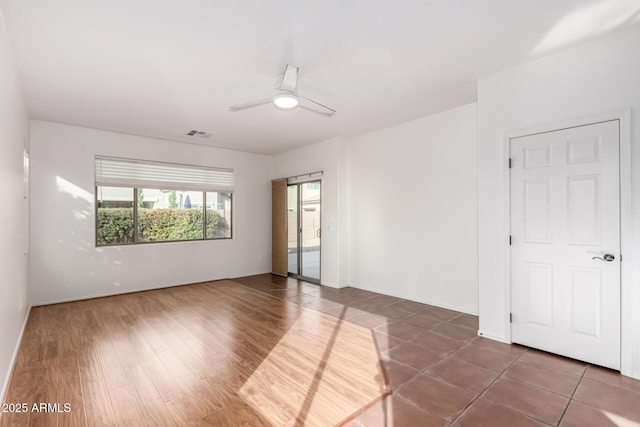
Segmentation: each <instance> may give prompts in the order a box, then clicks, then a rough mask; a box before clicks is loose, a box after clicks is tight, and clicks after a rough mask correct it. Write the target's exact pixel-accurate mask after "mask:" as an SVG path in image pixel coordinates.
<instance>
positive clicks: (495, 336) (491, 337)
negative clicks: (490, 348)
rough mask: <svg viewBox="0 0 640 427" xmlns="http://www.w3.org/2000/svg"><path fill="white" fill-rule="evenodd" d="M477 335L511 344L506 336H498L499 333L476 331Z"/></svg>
mask: <svg viewBox="0 0 640 427" xmlns="http://www.w3.org/2000/svg"><path fill="white" fill-rule="evenodd" d="M478 336H479V337H483V338H487V339H490V340H494V341H499V342H503V343H505V344H511V341H509V340H508V339H507V338H506V337H503V336H500V335H494V334H489V333H487V332H483V331H478Z"/></svg>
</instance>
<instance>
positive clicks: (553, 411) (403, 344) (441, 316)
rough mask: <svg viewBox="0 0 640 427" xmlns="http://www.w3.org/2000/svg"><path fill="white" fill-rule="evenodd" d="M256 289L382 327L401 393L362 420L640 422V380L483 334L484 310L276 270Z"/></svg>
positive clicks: (384, 349) (384, 350) (378, 335)
mask: <svg viewBox="0 0 640 427" xmlns="http://www.w3.org/2000/svg"><path fill="white" fill-rule="evenodd" d="M235 280H236V281H237V282H239V283H242V284H244V285H246V286H249V287H251V288H254V289H257V290H260V291H263V292H267V293H270V294H272V295H274V296H277V297H280V298H286V299H287V300H289V301H291V302H295V303H297V304H300V305H304V306H306V307H309V308H312V309H314V310H318V311H321V312H324V313H327V314H330V315H332V316H336V317H340V318H343V319H346V320H348V321H351V322H354V323H357V324H359V325H362V326H364V327H367V328H370V329H372V331H373V334H374V336H375V339H376V341H377V343H378V347H379V350H380V352H381V355H380V357H381V360H382V361H383V364H384V367H385V370H386V373H387V377H388V379H389V382H390V385H391V387H392V389H393V394H392V395H390V396H388V397H387V398H386V399H384V400H383V401H381V402H379V403H377V404H375V405H373V406H372V407H370V408H369V409H367V410H366V411H364V412H363V413H362V414H360V415H359V416H358V417H357V418H356V419H355V420H354V421H353V422H351V423H350V424H349V426H351V427H358V426H367V427H370V426H385V427H390V426H395V427H399V426H491V427H497V426H549V425H551V426H558V425H559V426H580V427H587V426H598V427H606V426H640V381H638V380H633V379H630V378H627V377H623V376H621V375H620V374H619V373H617V372H614V371H611V370H608V369H603V368H599V367H596V366H591V365H588V364H586V363H582V362H578V361H576V360H572V359H567V358H564V357H560V356H555V355H552V354H549V353H544V352H541V351H537V350H533V349H528V348H526V347H522V346H518V345H508V344H502V343H498V342H495V341H491V340H488V339H485V338H481V337H478V336H476V331H477V329H478V318H477V317H476V316H471V315H467V314H463V313H458V312H455V311H451V310H445V309H442V308H438V307H433V306H429V305H425V304H420V303H416V302H413V301H407V300H403V299H400V298H395V297H390V296H386V295H381V294H376V293H374V292H368V291H363V290H359V289H355V288H342V289H333V288H328V287H326V286H318V285H313V284H310V283H306V282H303V281H299V280H295V279H288V278H284V277H279V276H273V275H270V274H265V275H259V276H250V277H243V278H239V279H235Z"/></svg>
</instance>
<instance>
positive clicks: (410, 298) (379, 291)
mask: <svg viewBox="0 0 640 427" xmlns="http://www.w3.org/2000/svg"><path fill="white" fill-rule="evenodd" d="M349 286H350V287H352V288H356V289H362V290H363V291H369V292H376V293H379V294H383V295H389V296H391V297H396V298H402V299H406V300H409V301H415V302H419V303H422V304H428V305H432V306H434V307H440V308H446V309H447V310H453V311H459V312H460V313H465V314H471V315H472V316H477V315H478V312H477V311H476V312H473V311H470V310H468V309H466V308H461V307H458V306H455V305H450V304H442V303H440V302H435V301H430V300H427V299H424V298H416V297H413V296H409V295H404V294H401V293H398V292H392V291H386V290H385V291H384V292H383V291H381V290H378V289H370V288H365V287H362V286H358V285H354V284H350V285H349Z"/></svg>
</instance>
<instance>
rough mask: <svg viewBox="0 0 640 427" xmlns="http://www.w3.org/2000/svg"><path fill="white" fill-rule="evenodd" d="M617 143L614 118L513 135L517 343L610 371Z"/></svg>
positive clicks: (616, 294) (615, 331)
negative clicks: (600, 121)
mask: <svg viewBox="0 0 640 427" xmlns="http://www.w3.org/2000/svg"><path fill="white" fill-rule="evenodd" d="M619 141H620V138H619V122H618V121H617V120H615V121H609V122H604V123H597V124H592V125H588V126H580V127H575V128H570V129H563V130H558V131H554V132H546V133H541V134H537V135H529V136H524V137H520V138H513V139H512V140H511V147H510V149H511V311H512V324H511V336H512V340H513V342H516V343H520V344H524V345H526V346H529V347H535V348H539V349H542V350H545V351H549V352H552V353H556V354H561V355H564V356H568V357H572V358H574V359H580V360H584V361H587V362H590V363H594V364H597V365H601V366H606V367H609V368H613V369H620V179H619V145H620V143H619ZM605 255H606V256H605Z"/></svg>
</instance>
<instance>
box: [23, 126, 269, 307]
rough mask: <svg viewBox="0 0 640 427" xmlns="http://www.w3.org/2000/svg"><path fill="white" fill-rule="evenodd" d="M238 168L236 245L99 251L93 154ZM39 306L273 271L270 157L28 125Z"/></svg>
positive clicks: (33, 260) (227, 242) (34, 285)
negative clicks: (270, 260)
mask: <svg viewBox="0 0 640 427" xmlns="http://www.w3.org/2000/svg"><path fill="white" fill-rule="evenodd" d="M95 155H108V156H117V157H128V158H134V159H145V160H157V161H171V162H177V163H186V164H195V165H207V166H218V167H226V168H233V169H234V170H235V177H236V186H235V194H234V202H233V203H234V205H233V239H231V240H216V241H198V242H176V243H157V244H145V245H134V246H116V247H101V248H96V247H95V209H94V206H95V204H94V156H95ZM31 158H32V183H31V200H32V205H31V213H32V215H31V227H32V232H31V268H30V272H31V278H30V280H31V288H32V297H33V299H32V302H33V304H34V305H38V304H46V303H50V302H56V301H68V300H73V299H81V298H89V297H94V296H100V295H111V294H117V293H123V292H131V291H137V290H143V289H150V288H158V287H163V286H170V285H178V284H185V283H193V282H199V281H206V280H213V279H220V278H227V277H237V276H244V275H250V274H258V273H265V272H268V271H270V264H269V251H270V245H271V236H270V230H271V226H270V225H271V200H270V195H271V191H270V179H271V172H272V158H271V157H270V156H264V155H258V154H248V153H242V152H237V151H230V150H222V149H214V148H208V147H204V146H198V145H192V144H184V143H176V142H171V141H165V140H158V139H153V138H144V137H137V136H131V135H125V134H119V133H112V132H105V131H100V130H94V129H87V128H80V127H75V126H68V125H62V124H55V123H48V122H41V121H33V122H31Z"/></svg>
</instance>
